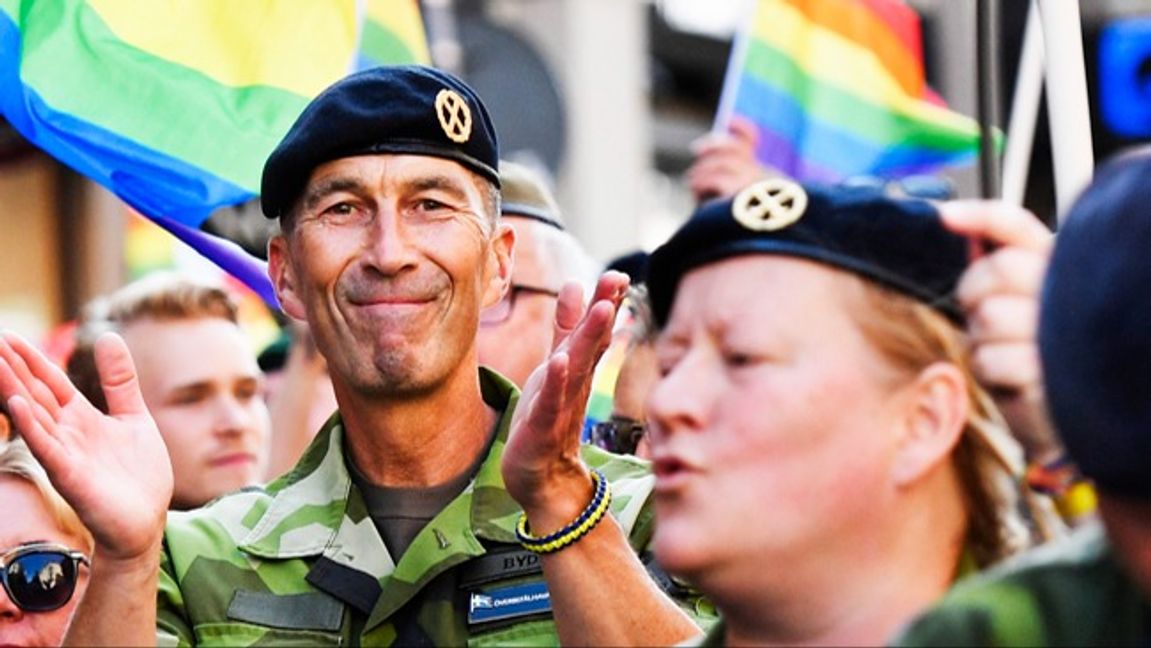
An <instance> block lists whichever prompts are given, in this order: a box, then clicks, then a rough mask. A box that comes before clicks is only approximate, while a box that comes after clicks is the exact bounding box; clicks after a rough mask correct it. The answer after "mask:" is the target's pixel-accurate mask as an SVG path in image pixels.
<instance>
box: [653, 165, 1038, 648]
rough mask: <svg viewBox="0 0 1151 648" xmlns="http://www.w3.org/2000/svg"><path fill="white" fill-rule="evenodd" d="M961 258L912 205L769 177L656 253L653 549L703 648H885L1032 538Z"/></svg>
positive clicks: (934, 216)
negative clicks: (960, 287) (980, 369)
mask: <svg viewBox="0 0 1151 648" xmlns="http://www.w3.org/2000/svg"><path fill="white" fill-rule="evenodd" d="M969 253H970V246H969V244H968V241H967V240H966V239H965V238H963V237H961V236H958V235H955V234H952V233H951V232H950V231H948V230H947V229H946V228H945V227H944V226H943V224H942V222H941V220H940V217H939V214H938V211H937V209H936V208H935V207H934V206H932V205H930V204H928V203H926V202H923V201H916V200H896V199H890V198H887V197H885V196H884V195H883V194H882V193H879V192H877V191H875V190H872V189H864V188H854V189H848V188H835V189H831V188H819V187H803V186H800V185H798V184H796V183H793V182H790V181H786V180H783V179H773V180H768V181H764V182H763V183H759V184H756V185H752V186H751V187H749V188H748V189H746V190H744V191H743V192H741V193H740V194H738V195H737V196H736V197H735V198H734V199H728V200H725V201H715V202H712V203H709V204H707V205H705V206H703V207H702V208H700V209H699V210H698V211H697V212H696V214H695V215H694V216H693V218H692V219H691V220H689V221H688V223H687V224H686V225H684V226H683V227H682V228H681V229H680V231H679V232H677V233H676V234H675V235H674V236H673V237H672V238H671V240H670V241H669V242H668V243H666V244H665V245H664V246H663V247H661V248H660V249H659V250H657V251H656V252H655V253H654V254H653V256H652V261H651V267H650V275H649V278H648V285H649V289H650V291H651V298H652V305H653V313H654V316H655V319H656V322H657V324H659V325H660V326H661V328H662V330H661V333H660V335H659V338H658V340H657V344H656V350H657V356H658V359H659V366H660V372H661V375H662V377H661V379H660V381H659V382H658V383H657V385H656V386H655V388H654V390H653V392H652V394H651V397H650V400H649V407H648V415H649V417H650V418H651V432H650V434H651V443H652V454H653V466H654V471H655V474H656V480H657V481H656V489H655V493H656V511H657V520H658V524H657V528H656V538H655V544H654V546H655V550H656V555H657V557H658V558H659V560H660V561H661V563H662V564H663V566H664V567H665V568H667V569H668V570H669V571H671V572H673V573H675V574H678V575H680V576H682V577H685V578H687V579H688V580H690V581H691V582H692V583H693V584H694V585H696V586H697V587H699V589H700V590H701V591H702V592H703V593H704V594H706V595H707V596H709V597H710V598H711V599H712V600H713V601H714V602H715V603H716V605H717V606H718V607H719V608H720V611H721V612H722V614H723V617H724V619H725V623H724V624H723V625H722V626H720V627H719V628H717V629H716V630H715V631H713V633H712V634H711V635H709V636H708V638H707V641H708V643H716V644H718V643H721V642H726V643H727V644H729V645H744V644H757V645H770V644H787V645H802V644H819V645H860V644H863V645H875V644H880V643H882V642H884V641H885V640H886V639H888V638H889V637H890V636H891V635H892V634H893V633H894V632H895V631H896V629H897V628H899V627H900V626H901V625H902V624H903V623H905V622H906V621H907V620H908V619H909V618H911V617H912V616H913V615H914V614H915V613H916V612H918V611H919V610H921V609H922V608H923V607H925V606H926V605H928V604H929V603H931V602H932V601H934V600H935V599H936V598H938V597H939V596H940V595H941V594H943V592H944V591H945V590H947V588H948V587H949V586H950V584H951V583H952V582H953V581H954V580H955V579H956V578H957V577H958V576H959V575H961V574H963V573H966V572H970V571H973V570H976V569H979V568H981V567H984V566H986V565H989V564H991V563H994V562H996V561H998V560H1000V559H1002V558H1003V557H1005V556H1007V555H1008V554H1011V553H1013V552H1015V551H1017V550H1019V549H1021V548H1023V547H1025V546H1027V545H1028V544H1029V543H1030V542H1031V541H1032V539H1033V538H1034V537H1041V536H1043V535H1044V531H1043V530H1042V529H1038V528H1037V527H1036V526H1035V524H1034V522H1033V521H1030V522H1029V521H1026V520H1022V519H1020V518H1019V516H1018V515H1017V511H1018V510H1019V508H1018V505H1019V500H1018V495H1019V492H1018V490H1017V488H1016V486H1015V484H1016V483H1017V482H1016V479H1015V478H1016V477H1017V475H1018V473H1019V472H1020V471H1021V463H1022V458H1021V452H1020V450H1019V448H1018V446H1017V445H1016V444H1015V442H1014V441H1013V440H1012V438H1011V437H1010V435H1009V433H1008V432H1007V430H1006V429H1005V426H1004V425H1003V424H1002V419H1001V417H1000V416H999V415H998V413H997V412H996V411H995V408H994V405H993V404H992V401H991V399H990V398H989V397H988V395H987V394H986V393H984V391H983V390H982V389H981V388H980V387H979V385H977V384H976V382H975V380H974V379H973V373H972V368H971V365H970V358H969V357H968V352H967V348H968V347H967V344H966V338H965V334H964V329H963V324H964V314H963V311H962V308H961V307H960V304H959V303H958V301H957V299H956V297H955V288H956V285H957V283H958V281H959V279H960V276H961V275H962V274H963V272H964V270H965V269H966V268H967V265H968V259H969ZM1036 517H1038V516H1036Z"/></svg>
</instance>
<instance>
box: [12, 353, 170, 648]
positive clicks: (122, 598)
mask: <svg viewBox="0 0 1151 648" xmlns="http://www.w3.org/2000/svg"><path fill="white" fill-rule="evenodd" d="M95 352H96V366H97V370H98V371H99V373H100V381H101V385H102V386H103V388H104V395H105V397H106V398H107V401H108V409H109V415H104V414H102V413H101V412H100V411H99V410H97V409H96V408H95V407H94V406H93V405H92V404H91V403H90V402H88V400H87V399H85V398H84V396H83V395H81V394H80V392H79V391H78V390H77V389H76V387H75V386H74V385H72V383H71V382H69V380H68V378H67V376H66V375H65V374H64V372H63V371H61V370H60V368H59V367H57V366H55V365H54V364H52V363H51V362H50V361H49V360H48V359H47V358H46V357H44V355H43V354H41V353H40V352H39V351H37V350H36V349H35V348H34V347H33V346H32V345H31V344H29V343H28V342H27V341H25V340H23V339H21V338H20V337H18V336H16V335H14V334H10V333H5V334H4V335H3V336H2V337H0V396H3V397H4V398H5V399H6V402H7V403H8V406H9V409H10V410H11V413H12V417H13V420H14V421H15V424H16V428H17V429H19V430H20V432H21V434H22V435H23V436H24V438H25V440H26V441H27V443H28V447H29V448H30V449H31V450H32V452H33V454H35V455H36V458H37V459H39V461H40V463H41V464H43V466H44V468H45V469H46V470H47V472H48V475H49V477H50V478H51V480H52V484H53V485H54V486H55V487H56V489H57V490H58V491H59V492H60V494H61V495H62V496H63V497H64V498H65V499H66V500H67V501H68V503H69V504H71V505H72V508H74V509H75V510H76V513H77V515H79V516H80V519H81V521H83V522H84V524H85V525H86V526H87V527H88V529H89V530H90V531H91V532H92V535H93V537H94V538H95V541H96V547H95V550H94V552H93V556H92V576H91V581H90V583H89V585H88V589H87V592H86V593H85V596H84V599H83V600H82V601H81V602H80V604H79V605H78V606H77V609H76V614H75V616H74V617H73V618H72V623H71V625H70V627H69V630H68V634H67V636H66V638H65V644H66V645H83V646H98V645H100V646H110V645H120V646H143V645H150V644H154V643H155V640H156V639H155V638H156V587H157V578H158V573H159V568H160V567H159V565H160V551H161V543H162V541H163V534H164V522H165V519H166V515H167V508H168V502H169V501H170V500H171V498H172V468H171V465H170V463H169V460H168V454H167V450H166V449H165V447H164V442H163V439H161V438H160V434H159V431H158V430H157V429H156V424H155V422H154V421H153V420H152V417H151V415H150V414H149V413H148V410H147V409H146V408H145V406H144V401H143V398H142V396H141V394H140V386H139V382H138V381H137V378H136V370H135V367H134V366H133V364H132V358H131V356H130V355H129V354H128V349H127V347H126V346H125V345H124V341H123V340H122V339H120V338H119V337H118V336H116V335H115V334H106V335H105V336H104V337H102V338H101V339H100V340H99V341H97V343H96V349H95Z"/></svg>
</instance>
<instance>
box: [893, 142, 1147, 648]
mask: <svg viewBox="0 0 1151 648" xmlns="http://www.w3.org/2000/svg"><path fill="white" fill-rule="evenodd" d="M1149 179H1151V156H1148V154H1147V153H1146V152H1142V153H1140V154H1137V155H1135V156H1133V157H1127V158H1122V159H1119V160H1116V161H1113V162H1111V163H1109V164H1107V165H1105V166H1104V167H1102V168H1101V169H1100V170H1099V172H1098V175H1097V176H1096V178H1095V181H1094V182H1093V183H1092V184H1091V186H1090V187H1088V189H1087V190H1086V191H1085V192H1084V194H1083V195H1082V196H1081V197H1080V198H1079V200H1078V201H1077V202H1076V203H1075V205H1074V206H1073V207H1072V209H1071V211H1070V213H1069V214H1068V216H1067V218H1066V219H1065V220H1064V225H1063V228H1062V230H1061V231H1060V234H1059V236H1058V237H1057V241H1056V244H1055V250H1054V253H1053V254H1052V257H1051V265H1050V268H1049V270H1048V273H1047V276H1046V279H1045V283H1044V287H1043V296H1042V305H1041V309H1040V319H1039V322H1040V323H1039V351H1040V358H1041V360H1042V365H1043V373H1044V375H1045V377H1046V384H1047V390H1048V401H1049V402H1050V403H1051V413H1052V418H1053V419H1054V423H1055V426H1056V429H1057V430H1058V432H1059V435H1060V436H1061V437H1062V439H1063V442H1064V445H1065V447H1066V452H1067V457H1066V459H1068V460H1070V461H1071V462H1073V463H1074V465H1076V466H1078V469H1079V470H1080V471H1081V472H1082V474H1083V475H1085V476H1086V477H1087V478H1090V479H1091V480H1092V481H1093V482H1094V484H1095V486H1096V489H1097V493H1098V498H1099V516H1100V519H1101V521H1102V525H1098V524H1092V525H1089V526H1087V527H1085V528H1082V529H1080V530H1079V531H1078V532H1077V533H1076V534H1075V535H1074V536H1072V537H1071V538H1070V539H1068V541H1066V542H1062V543H1059V544H1054V545H1049V546H1046V547H1042V548H1040V549H1038V550H1036V551H1034V552H1033V553H1032V554H1029V555H1025V556H1023V557H1022V558H1021V559H1020V560H1018V561H1016V562H1012V563H1009V564H1007V565H1005V566H1004V567H1003V568H1001V569H998V570H995V571H993V572H991V573H988V574H986V575H984V576H981V577H978V578H975V579H972V580H970V581H967V582H964V583H961V584H960V585H958V586H957V587H956V588H955V589H954V590H953V591H952V592H951V593H950V594H949V595H948V596H947V597H946V598H945V599H944V600H943V601H942V602H941V603H940V604H939V605H938V606H937V607H936V608H934V609H933V610H930V611H929V612H927V613H926V614H925V615H924V616H922V617H921V618H920V619H919V620H917V621H916V622H915V623H913V624H912V625H911V627H910V628H909V629H907V630H906V631H905V632H904V634H903V635H902V636H901V637H900V638H899V639H898V642H899V643H900V644H903V645H911V646H919V645H949V646H954V645H985V646H1006V645H1019V646H1043V645H1060V646H1063V645H1071V646H1098V645H1147V644H1148V642H1151V551H1149V550H1148V548H1149V547H1151V461H1149V457H1151V382H1149V381H1148V379H1147V367H1148V366H1151V336H1149V335H1148V333H1147V331H1148V329H1149V328H1151V302H1148V300H1146V299H1142V298H1140V296H1141V295H1142V294H1144V293H1145V292H1146V290H1147V286H1148V284H1149V283H1151V264H1148V263H1147V258H1146V257H1147V250H1148V249H1149V248H1151V222H1149V221H1148V220H1147V218H1146V214H1145V213H1144V212H1145V211H1146V205H1147V204H1148V201H1151V183H1149V182H1148V180H1149Z"/></svg>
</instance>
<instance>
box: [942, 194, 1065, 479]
mask: <svg viewBox="0 0 1151 648" xmlns="http://www.w3.org/2000/svg"><path fill="white" fill-rule="evenodd" d="M940 213H941V216H942V217H943V221H944V223H945V224H946V225H947V226H948V227H949V228H950V229H952V230H953V231H955V232H957V233H959V234H965V235H967V236H970V237H972V238H973V239H975V240H978V241H984V242H986V243H987V244H989V245H987V247H988V251H986V252H982V253H980V255H979V256H978V258H976V259H975V260H974V261H973V262H972V264H971V266H970V267H969V268H968V269H967V272H966V273H964V275H963V278H962V279H961V280H960V283H959V295H958V296H959V301H960V303H961V305H962V306H963V309H964V311H965V312H966V314H967V322H968V331H969V335H970V337H971V342H972V345H973V359H974V366H973V369H974V372H975V376H976V378H977V379H978V380H979V381H980V382H981V383H982V384H983V385H984V387H986V388H987V389H988V391H990V393H991V395H992V396H993V397H994V398H995V402H996V404H997V405H998V406H999V409H1000V411H1002V412H1003V415H1004V417H1006V419H1007V423H1008V425H1009V426H1010V427H1011V431H1012V433H1013V434H1014V435H1015V437H1016V438H1017V439H1018V440H1019V442H1020V443H1021V444H1022V445H1023V449H1024V451H1025V452H1026V454H1027V458H1028V460H1030V461H1033V462H1038V463H1044V462H1047V461H1050V460H1051V459H1053V458H1054V457H1057V456H1058V455H1060V454H1061V452H1062V446H1061V444H1060V443H1059V440H1058V438H1057V437H1056V435H1055V430H1054V428H1053V427H1052V425H1051V422H1050V420H1049V419H1048V417H1047V405H1046V401H1045V400H1044V390H1043V375H1042V371H1041V369H1040V366H1039V347H1038V345H1037V342H1036V335H1037V325H1038V319H1039V291H1040V288H1041V286H1042V283H1043V274H1044V272H1045V271H1046V269H1047V263H1048V259H1049V258H1050V256H1051V248H1052V245H1053V243H1054V236H1053V235H1052V234H1051V232H1050V231H1049V230H1048V229H1047V228H1046V226H1044V225H1043V223H1041V222H1040V221H1039V219H1038V218H1036V217H1035V216H1034V215H1032V214H1031V212H1028V211H1027V210H1025V209H1022V208H1020V207H1016V206H1012V205H1009V204H1007V203H1002V202H987V201H956V202H952V203H945V204H943V205H941V207H940Z"/></svg>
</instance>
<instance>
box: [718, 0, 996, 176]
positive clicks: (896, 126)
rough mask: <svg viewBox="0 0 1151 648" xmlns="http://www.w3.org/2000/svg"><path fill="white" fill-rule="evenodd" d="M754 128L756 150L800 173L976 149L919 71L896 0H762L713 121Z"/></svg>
mask: <svg viewBox="0 0 1151 648" xmlns="http://www.w3.org/2000/svg"><path fill="white" fill-rule="evenodd" d="M733 115H738V116H740V117H742V118H744V119H746V120H748V121H750V122H751V123H753V124H755V125H756V126H757V127H758V129H759V139H758V142H757V153H758V156H759V158H760V160H761V161H762V162H763V163H765V164H767V165H770V166H772V167H775V168H776V169H778V170H780V171H782V172H784V173H786V174H788V175H790V176H792V177H795V178H797V179H800V180H817V181H837V180H840V179H843V178H845V177H849V176H853V175H877V176H882V177H899V176H905V175H909V174H914V173H924V172H928V171H931V170H933V169H936V168H938V167H940V166H943V165H951V164H959V163H963V162H968V161H971V160H973V159H974V158H975V156H976V155H977V153H978V148H979V127H978V125H977V124H976V123H975V122H974V121H973V120H971V119H970V118H968V117H965V116H963V115H960V114H958V113H955V112H952V111H950V110H948V109H947V108H946V107H945V106H944V105H942V102H941V101H939V99H938V98H937V97H936V96H935V95H934V94H933V93H932V92H931V91H930V90H929V89H928V87H927V84H926V83H925V81H924V75H923V52H922V37H921V34H920V27H919V17H918V16H917V15H916V14H915V12H914V11H913V10H912V9H911V8H910V7H908V6H907V5H905V4H904V3H903V2H902V1H900V0H759V2H758V4H757V5H756V7H755V15H754V18H753V20H751V21H750V22H749V23H748V27H747V29H746V30H745V31H744V32H742V33H740V34H739V35H737V37H736V43H735V45H734V47H733V51H732V58H731V61H730V63H729V65H728V72H727V77H726V79H725V82H724V91H723V96H722V98H721V101H720V109H719V112H718V115H717V118H716V127H717V129H726V128H727V125H728V123H729V122H730V119H731V118H732V116H733Z"/></svg>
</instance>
